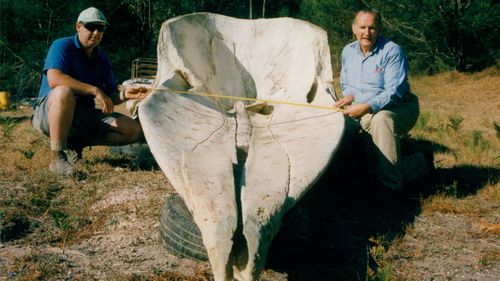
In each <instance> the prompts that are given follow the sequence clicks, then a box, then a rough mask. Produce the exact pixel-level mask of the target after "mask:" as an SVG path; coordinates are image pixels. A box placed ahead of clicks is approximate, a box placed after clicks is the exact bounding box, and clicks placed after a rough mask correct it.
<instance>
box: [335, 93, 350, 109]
mask: <svg viewBox="0 0 500 281" xmlns="http://www.w3.org/2000/svg"><path fill="white" fill-rule="evenodd" d="M353 101H354V96H353V95H347V96H345V97H343V98H341V99H339V100H338V101H337V102H336V103H335V104H334V105H333V106H334V107H343V106H346V105H351V104H352V102H353Z"/></svg>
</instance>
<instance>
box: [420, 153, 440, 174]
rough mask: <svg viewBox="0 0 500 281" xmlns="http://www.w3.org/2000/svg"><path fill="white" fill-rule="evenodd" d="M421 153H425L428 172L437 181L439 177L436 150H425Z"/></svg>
mask: <svg viewBox="0 0 500 281" xmlns="http://www.w3.org/2000/svg"><path fill="white" fill-rule="evenodd" d="M421 153H422V154H423V155H424V158H425V161H426V163H427V173H428V174H429V176H430V178H431V179H432V181H433V182H435V180H436V177H437V172H436V167H435V166H434V152H433V151H432V150H423V151H421Z"/></svg>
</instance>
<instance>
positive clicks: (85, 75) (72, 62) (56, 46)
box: [38, 35, 117, 108]
mask: <svg viewBox="0 0 500 281" xmlns="http://www.w3.org/2000/svg"><path fill="white" fill-rule="evenodd" d="M95 52H96V53H95V56H94V57H93V58H92V59H89V58H88V57H87V55H86V54H85V50H84V49H83V48H82V46H81V44H80V41H78V35H75V36H72V37H65V38H60V39H57V40H55V41H54V43H52V45H51V46H50V48H49V51H48V53H47V57H46V59H45V65H44V67H43V77H42V84H41V86H40V92H39V93H38V98H43V97H45V96H47V95H48V93H49V92H50V91H51V90H52V89H51V88H50V87H49V83H48V81H47V71H48V70H49V69H58V70H60V71H62V72H64V73H65V74H68V75H69V76H71V77H73V78H75V79H76V80H78V81H80V82H83V83H87V84H91V85H94V86H96V87H98V88H99V89H101V90H102V91H103V92H104V93H105V94H106V95H108V96H110V95H112V94H114V93H115V92H116V91H117V88H116V87H117V83H116V79H115V76H114V74H113V70H112V67H111V61H110V60H109V58H108V56H107V55H106V54H105V53H104V52H102V51H100V50H99V49H98V48H96V49H95ZM76 103H77V106H79V107H85V108H91V107H94V106H95V102H94V97H93V96H76Z"/></svg>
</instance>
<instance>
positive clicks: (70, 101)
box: [48, 86, 76, 108]
mask: <svg viewBox="0 0 500 281" xmlns="http://www.w3.org/2000/svg"><path fill="white" fill-rule="evenodd" d="M48 102H49V107H51V106H54V105H60V106H70V107H72V108H74V107H75V106H76V101H75V94H74V92H73V90H72V89H71V88H70V87H67V86H57V87H55V88H54V89H53V90H52V91H51V92H50V94H49V100H48Z"/></svg>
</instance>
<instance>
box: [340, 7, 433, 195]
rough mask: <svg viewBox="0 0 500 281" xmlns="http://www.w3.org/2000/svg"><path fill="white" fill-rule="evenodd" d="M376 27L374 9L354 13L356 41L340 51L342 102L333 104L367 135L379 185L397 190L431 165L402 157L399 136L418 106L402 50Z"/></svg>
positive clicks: (422, 158)
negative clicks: (373, 147)
mask: <svg viewBox="0 0 500 281" xmlns="http://www.w3.org/2000/svg"><path fill="white" fill-rule="evenodd" d="M381 24H382V22H381V19H380V14H379V13H377V12H375V11H372V10H362V11H359V12H358V13H357V14H356V16H355V18H354V21H353V23H352V32H353V33H354V35H355V36H356V39H357V40H356V41H354V42H352V43H350V44H348V45H347V46H345V47H344V49H343V51H342V71H341V74H340V85H341V87H342V91H343V98H341V99H339V100H338V101H337V102H336V103H335V106H336V107H343V106H346V107H347V108H346V109H345V110H344V115H345V116H347V117H350V118H347V122H348V126H347V127H348V128H355V127H354V126H356V124H359V125H360V126H361V129H362V130H364V131H365V132H367V133H368V134H369V135H370V136H371V139H372V141H373V144H374V145H375V150H376V159H377V167H376V169H377V177H378V180H379V181H380V183H381V184H382V185H383V187H384V188H388V189H392V190H402V189H403V183H404V182H410V181H413V180H416V179H417V178H419V177H422V176H424V175H426V174H429V173H431V172H432V171H433V168H434V166H433V164H432V162H433V159H432V154H430V155H424V154H423V153H421V152H419V153H416V154H413V155H409V156H406V157H403V156H402V155H401V151H400V144H399V141H400V136H402V135H406V134H407V133H408V132H409V131H410V130H411V129H412V128H413V126H414V125H415V123H416V121H417V118H418V115H419V104H418V98H417V97H416V96H415V95H414V94H412V93H411V91H410V86H409V84H408V77H407V72H408V62H407V60H406V57H405V55H404V53H403V50H402V49H401V47H400V46H398V45H397V44H395V43H394V42H392V41H389V40H387V39H385V38H384V37H382V36H380V35H379V31H380V29H381V27H382V26H381ZM355 120H358V121H359V123H358V122H353V121H355ZM359 125H358V126H359Z"/></svg>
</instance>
